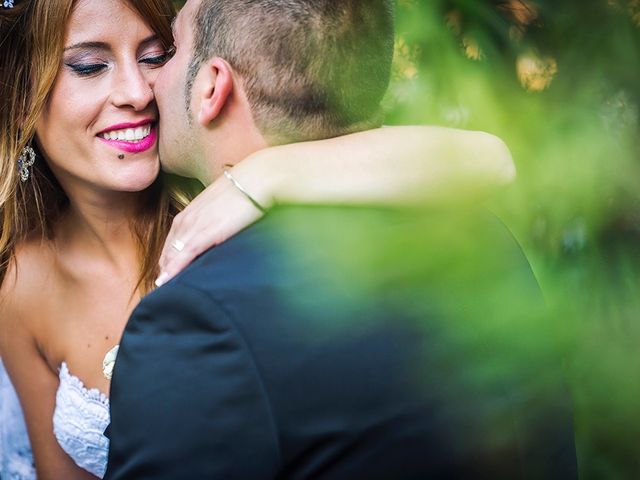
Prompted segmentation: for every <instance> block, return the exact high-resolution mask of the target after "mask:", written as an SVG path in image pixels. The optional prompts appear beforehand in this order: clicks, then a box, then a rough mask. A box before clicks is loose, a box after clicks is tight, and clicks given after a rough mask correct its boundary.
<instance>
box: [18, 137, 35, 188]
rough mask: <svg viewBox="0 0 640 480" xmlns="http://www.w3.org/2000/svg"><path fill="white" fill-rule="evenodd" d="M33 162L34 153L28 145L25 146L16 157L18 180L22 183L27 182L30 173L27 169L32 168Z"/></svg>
mask: <svg viewBox="0 0 640 480" xmlns="http://www.w3.org/2000/svg"><path fill="white" fill-rule="evenodd" d="M35 162H36V152H35V150H34V149H33V148H31V146H30V145H27V146H26V147H24V149H23V150H22V153H21V154H20V156H19V157H18V172H20V180H22V182H26V181H27V180H29V175H30V173H31V172H30V171H29V168H30V167H32V166H33V164H34V163H35Z"/></svg>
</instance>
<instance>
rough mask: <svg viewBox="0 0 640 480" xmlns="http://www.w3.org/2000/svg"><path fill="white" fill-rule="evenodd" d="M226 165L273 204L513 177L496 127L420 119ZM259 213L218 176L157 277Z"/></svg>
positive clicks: (173, 239)
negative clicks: (454, 125) (423, 122)
mask: <svg viewBox="0 0 640 480" xmlns="http://www.w3.org/2000/svg"><path fill="white" fill-rule="evenodd" d="M229 173H231V175H232V177H233V179H235V181H237V182H238V184H239V185H241V186H242V188H244V190H245V191H246V192H247V193H248V194H249V195H250V196H251V197H252V198H253V199H255V200H256V201H257V202H258V203H259V204H261V205H262V206H264V207H265V208H269V207H270V206H272V205H273V204H274V203H278V202H280V203H297V204H349V205H413V204H435V203H442V202H455V201H461V200H464V199H467V198H469V197H474V198H475V197H477V196H478V195H481V194H483V193H486V192H488V191H490V190H491V189H494V188H496V187H497V186H499V185H503V184H506V183H509V182H510V181H511V180H512V179H513V178H514V176H515V167H514V165H513V160H512V158H511V154H510V152H509V150H508V148H507V147H506V146H505V144H504V143H503V142H502V141H501V140H500V139H499V138H497V137H495V136H493V135H490V134H488V133H484V132H472V131H464V130H455V129H449V128H442V127H426V126H416V127H386V128H379V129H376V130H369V131H365V132H359V133H355V134H351V135H346V136H343V137H337V138H333V139H328V140H320V141H315V142H307V143H295V144H290V145H282V146H277V147H271V148H267V149H264V150H261V151H258V152H256V153H254V154H252V155H250V156H249V157H247V158H246V159H244V160H243V161H242V162H240V163H238V164H237V165H236V166H234V167H233V168H232V169H231V170H230V172H229ZM261 216H262V212H261V211H260V210H259V209H257V208H256V207H255V206H254V205H252V204H251V203H250V202H249V201H248V199H247V197H246V196H245V195H243V193H241V192H240V190H239V189H238V188H237V187H236V186H235V185H234V184H233V183H232V181H231V180H230V179H229V178H226V177H224V176H223V177H220V178H218V179H217V180H216V181H215V182H213V183H212V184H211V185H210V186H209V187H207V188H206V189H205V190H204V191H203V192H202V193H201V194H200V195H198V197H196V198H195V199H194V200H193V202H191V204H190V205H189V206H188V207H187V208H186V209H185V210H184V211H183V212H182V213H180V214H179V215H178V216H177V217H176V219H175V220H174V223H173V225H172V227H171V231H170V232H169V236H168V238H167V241H166V243H165V247H164V250H163V253H162V256H161V258H160V269H161V271H162V272H163V274H162V275H161V278H160V279H159V282H158V284H162V283H164V282H165V281H167V280H168V279H169V278H171V277H173V276H174V275H175V274H176V273H178V272H179V271H180V270H182V269H183V268H184V267H185V266H186V265H187V264H188V263H189V262H190V261H191V260H193V259H194V258H195V257H196V256H197V255H199V254H200V253H202V252H204V251H205V250H206V249H208V248H210V247H212V246H215V245H217V244H220V243H222V242H224V241H225V240H227V239H228V238H229V237H231V236H233V235H235V234H236V233H237V232H239V231H240V230H242V229H243V228H245V227H246V226H248V225H250V224H251V223H253V222H254V221H256V220H257V219H258V218H260V217H261ZM176 247H177V248H176Z"/></svg>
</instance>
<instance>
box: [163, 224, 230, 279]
mask: <svg viewBox="0 0 640 480" xmlns="http://www.w3.org/2000/svg"><path fill="white" fill-rule="evenodd" d="M224 240H225V238H224V237H223V234H222V230H220V229H219V228H217V227H216V226H210V227H209V228H208V229H207V230H205V231H202V232H201V235H197V236H193V237H191V238H190V240H189V242H188V243H185V245H184V248H182V249H181V250H177V249H173V250H169V251H168V253H167V255H166V257H165V260H164V264H163V266H162V269H161V274H160V277H158V281H157V282H156V284H160V285H162V284H164V283H166V282H168V281H169V280H170V279H172V278H173V277H175V276H176V275H177V274H178V273H180V272H181V271H182V270H184V269H185V268H186V267H187V266H188V265H189V264H190V263H191V262H192V261H193V260H195V259H196V258H197V257H198V256H199V255H201V254H202V253H204V252H205V251H207V250H209V249H210V248H212V247H214V246H216V245H218V244H220V243H221V242H222V241H224ZM160 285H158V286H160Z"/></svg>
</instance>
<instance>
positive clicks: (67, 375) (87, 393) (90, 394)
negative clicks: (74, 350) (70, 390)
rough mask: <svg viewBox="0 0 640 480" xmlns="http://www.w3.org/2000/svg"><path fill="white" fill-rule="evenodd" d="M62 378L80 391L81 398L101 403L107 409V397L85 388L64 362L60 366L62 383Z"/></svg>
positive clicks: (92, 389)
mask: <svg viewBox="0 0 640 480" xmlns="http://www.w3.org/2000/svg"><path fill="white" fill-rule="evenodd" d="M63 378H64V379H65V380H66V381H68V382H69V383H71V384H72V385H73V386H74V387H75V388H77V389H78V390H80V391H81V392H82V393H83V396H84V397H85V398H87V399H88V400H93V401H96V402H99V403H101V404H102V405H104V406H105V407H107V408H108V407H109V397H107V396H106V395H105V394H104V393H102V392H101V391H100V390H99V389H97V388H87V387H85V386H84V383H83V382H82V380H80V379H79V378H78V377H76V376H75V375H73V374H72V373H71V372H69V367H68V366H67V363H66V362H62V365H60V381H62V379H63Z"/></svg>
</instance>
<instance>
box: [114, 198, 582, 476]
mask: <svg viewBox="0 0 640 480" xmlns="http://www.w3.org/2000/svg"><path fill="white" fill-rule="evenodd" d="M432 218H433V217H432V216H430V215H425V214H418V213H417V212H413V213H399V212H391V211H386V212H383V211H364V210H355V209H354V210H340V209H321V208H316V209H311V208H283V209H281V210H279V211H276V212H274V213H272V214H270V215H269V216H268V217H267V218H266V219H264V220H263V221H261V222H259V223H258V224H256V225H254V226H253V227H251V228H249V229H247V230H246V231H244V232H243V233H241V234H239V235H238V236H236V237H235V238H233V239H232V240H230V241H228V242H226V243H225V244H223V245H221V246H219V247H216V248H215V249H212V250H210V251H208V252H207V253H205V254H204V255H202V256H201V257H200V258H199V259H197V260H196V261H195V262H194V263H193V264H192V265H191V266H190V267H189V268H187V269H186V270H185V271H184V272H183V273H182V274H181V275H180V276H179V277H177V278H176V279H175V280H173V281H172V282H170V283H169V284H168V285H166V286H164V287H162V288H160V289H158V290H156V291H155V292H153V293H151V294H150V295H148V296H147V297H146V298H145V299H144V300H143V301H142V302H141V303H140V305H139V307H138V308H137V309H136V311H135V312H134V314H133V316H132V318H131V320H130V322H129V324H128V326H127V328H126V331H125V333H124V336H123V339H122V343H121V347H120V353H119V357H118V360H117V363H116V368H115V371H114V376H113V382H112V387H111V414H112V424H111V426H110V427H109V430H108V436H109V437H110V440H111V448H110V455H109V467H108V471H107V475H106V478H107V479H110V480H111V479H125V478H127V479H136V480H139V479H183V478H188V479H209V478H210V479H224V480H231V479H239V480H250V479H270V478H274V479H275V478H291V479H303V478H305V479H311V478H313V479H316V478H326V479H425V478H474V479H475V478H492V479H493V478H541V479H542V478H544V479H548V478H562V479H568V478H573V477H575V475H576V472H575V453H574V448H573V436H572V429H571V418H570V409H569V408H568V402H567V398H566V395H565V394H564V391H563V390H562V389H561V387H559V384H558V382H557V372H558V369H559V365H558V364H557V363H553V362H555V360H554V361H551V362H549V361H548V360H549V358H551V356H549V355H546V354H545V355H539V354H538V353H539V352H538V349H532V350H534V351H535V353H533V354H529V353H527V354H523V353H522V352H521V350H522V348H521V347H520V345H519V341H520V340H519V339H517V338H516V336H517V335H521V334H523V332H522V331H519V330H517V329H513V331H511V330H510V328H511V327H510V326H509V325H510V322H516V321H520V317H523V316H524V317H527V316H529V317H531V315H530V314H531V309H530V307H529V306H528V305H530V304H532V303H536V302H538V300H539V293H538V291H537V285H536V284H535V281H534V280H533V277H532V275H531V272H530V270H529V268H528V265H527V264H526V262H524V261H523V257H522V255H521V253H520V252H519V249H518V248H517V246H516V245H515V243H514V242H513V241H512V239H511V238H510V237H509V235H508V234H506V232H505V231H504V229H502V227H501V226H499V225H498V223H497V222H496V221H495V220H493V219H491V220H489V221H488V224H491V225H490V227H488V228H485V227H486V225H484V224H485V220H482V222H480V223H482V224H483V227H482V228H481V230H482V231H483V232H484V231H491V232H492V233H491V234H489V235H488V237H487V238H488V239H489V240H490V241H488V242H487V245H490V247H489V249H490V250H492V251H494V253H496V258H508V259H509V261H507V262H497V263H499V264H500V265H499V266H498V267H496V266H495V265H493V262H486V259H487V255H486V252H483V251H482V248H484V247H482V248H480V247H479V250H478V251H477V252H475V248H471V249H470V250H471V251H466V250H469V249H465V248H463V247H460V248H458V247H455V246H453V245H452V244H454V243H455V240H454V239H453V238H449V236H448V235H449V234H448V233H446V228H447V227H446V226H443V227H442V228H440V227H438V229H437V230H434V228H433V227H434V225H435V223H436V222H433V221H432ZM440 220H441V217H440ZM473 229H474V232H475V231H476V229H477V224H476V226H474V227H473ZM436 232H438V233H436ZM495 232H499V233H498V234H497V235H496V234H495ZM458 233H460V235H463V236H466V235H467V234H468V232H466V233H464V232H458ZM433 237H436V240H435V241H433V242H431V241H427V240H426V239H432V238H433ZM480 237H481V235H476V234H475V233H474V238H473V240H474V242H476V241H477V242H478V243H479V244H480V243H482V242H481V240H480ZM494 237H495V238H499V239H500V240H499V241H498V243H496V242H495V238H494ZM465 245H466V244H465ZM485 246H486V245H485ZM448 250H453V251H454V252H455V255H449V254H448V253H447V251H448ZM458 250H459V251H458ZM443 252H444V253H443ZM465 255H466V256H468V257H469V258H476V257H477V258H481V259H482V261H481V262H480V265H476V266H474V268H473V269H471V270H474V272H475V271H476V270H477V271H483V270H487V271H489V273H486V272H485V273H482V274H476V273H470V272H467V271H466V270H465V269H464V268H460V267H458V270H460V271H459V272H457V273H456V271H455V270H456V267H455V266H454V263H456V262H468V261H469V258H467V257H465ZM487 265H490V266H489V267H487V268H485V266H487ZM505 265H508V266H505ZM476 267H477V268H476ZM452 269H453V270H454V271H453V272H452ZM494 270H495V271H494ZM513 272H516V273H515V274H513V275H511V274H512V273H513ZM507 274H508V275H511V276H510V277H509V278H508V280H507V281H505V279H503V278H501V275H507ZM478 275H480V276H478ZM515 278H517V279H518V280H517V282H521V285H519V286H518V289H524V291H522V293H523V296H532V298H533V297H535V298H536V300H535V301H534V302H532V301H531V299H528V300H527V302H529V303H528V304H516V305H512V304H511V303H509V302H506V303H505V306H500V305H496V301H495V298H494V297H492V295H494V294H495V295H494V296H496V295H503V294H505V292H504V291H499V292H492V291H491V288H489V286H488V285H487V284H490V283H491V282H497V283H499V284H500V286H496V288H498V289H499V288H503V287H504V285H502V283H507V284H509V285H513V284H514V282H515V281H516V280H514V279H515ZM479 279H480V280H479ZM505 288H506V287H505ZM469 290H471V291H476V290H477V292H476V293H474V294H473V295H471V294H467V292H468V291H469ZM518 291H520V290H518ZM497 303H498V304H499V302H497ZM502 311H504V312H506V313H505V315H504V319H505V321H502V320H500V321H498V320H496V319H495V318H496V316H500V315H501V314H500V313H498V314H496V312H502ZM484 315H487V316H488V317H490V318H491V320H487V319H486V318H483V317H484ZM494 320H495V321H494ZM467 323H468V324H469V325H470V326H469V325H467ZM505 330H506V331H505ZM529 333H530V332H529ZM529 333H527V334H529ZM534 336H535V335H534ZM512 343H515V344H516V345H517V346H516V348H511V347H512V345H511V344H512ZM507 345H508V347H507ZM543 350H545V349H543ZM514 351H517V352H514ZM545 351H546V350H545ZM516 357H517V358H516ZM534 357H535V358H534ZM549 379H551V380H549Z"/></svg>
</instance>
